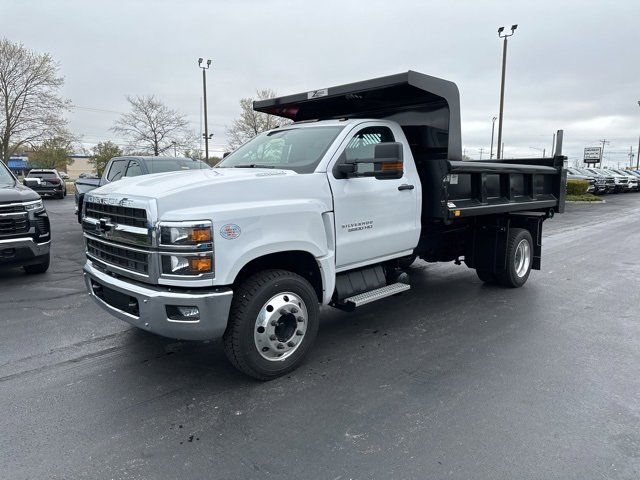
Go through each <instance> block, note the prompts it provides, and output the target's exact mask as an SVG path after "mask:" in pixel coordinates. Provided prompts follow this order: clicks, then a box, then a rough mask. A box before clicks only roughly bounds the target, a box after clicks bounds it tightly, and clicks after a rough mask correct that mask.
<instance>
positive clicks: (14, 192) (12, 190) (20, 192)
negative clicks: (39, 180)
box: [0, 182, 40, 204]
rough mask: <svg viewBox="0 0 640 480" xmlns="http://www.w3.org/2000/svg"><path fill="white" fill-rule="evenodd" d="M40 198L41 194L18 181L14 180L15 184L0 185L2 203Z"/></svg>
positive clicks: (0, 202)
mask: <svg viewBox="0 0 640 480" xmlns="http://www.w3.org/2000/svg"><path fill="white" fill-rule="evenodd" d="M39 198H40V195H38V194H37V193H36V192H34V191H33V190H31V189H30V188H29V187H25V186H24V185H21V184H20V183H18V182H14V184H13V185H0V204H2V203H14V202H28V201H31V200H38V199H39Z"/></svg>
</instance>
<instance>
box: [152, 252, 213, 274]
mask: <svg viewBox="0 0 640 480" xmlns="http://www.w3.org/2000/svg"><path fill="white" fill-rule="evenodd" d="M211 272H213V257H212V256H211V254H210V253H207V254H204V255H202V254H200V255H197V254H194V255H190V254H176V255H163V256H162V273H163V274H165V275H202V274H205V273H211Z"/></svg>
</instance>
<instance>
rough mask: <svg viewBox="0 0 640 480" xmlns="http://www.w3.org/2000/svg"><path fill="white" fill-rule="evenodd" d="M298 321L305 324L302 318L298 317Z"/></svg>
mask: <svg viewBox="0 0 640 480" xmlns="http://www.w3.org/2000/svg"><path fill="white" fill-rule="evenodd" d="M296 320H298V322H300V323H302V322H304V318H302V317H298V318H296Z"/></svg>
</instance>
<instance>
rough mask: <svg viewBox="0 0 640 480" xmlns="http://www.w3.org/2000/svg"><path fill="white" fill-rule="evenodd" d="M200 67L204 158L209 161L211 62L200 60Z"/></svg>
mask: <svg viewBox="0 0 640 480" xmlns="http://www.w3.org/2000/svg"><path fill="white" fill-rule="evenodd" d="M198 66H199V67H200V68H201V69H202V93H203V97H204V158H205V161H207V162H208V161H209V126H208V123H207V70H209V67H210V66H211V60H206V61H205V60H204V59H203V58H202V57H200V58H198Z"/></svg>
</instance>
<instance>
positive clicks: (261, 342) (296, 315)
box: [253, 292, 309, 362]
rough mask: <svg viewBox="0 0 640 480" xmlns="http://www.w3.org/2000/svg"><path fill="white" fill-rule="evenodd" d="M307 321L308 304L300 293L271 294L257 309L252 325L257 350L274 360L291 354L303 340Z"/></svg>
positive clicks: (282, 358)
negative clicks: (253, 325) (254, 322)
mask: <svg viewBox="0 0 640 480" xmlns="http://www.w3.org/2000/svg"><path fill="white" fill-rule="evenodd" d="M308 323H309V316H308V313H307V306H306V305H305V303H304V301H303V300H302V298H300V296H299V295H296V294H295V293H291V292H284V293H279V294H277V295H274V296H273V297H271V298H270V299H269V301H268V302H266V303H265V304H264V305H263V306H262V308H261V309H260V312H259V313H258V318H257V319H256V324H255V327H254V329H253V339H254V342H255V345H256V349H257V350H258V353H259V354H260V356H262V358H264V359H266V360H270V361H274V362H278V361H282V360H284V359H286V358H288V357H290V356H291V355H292V354H293V353H294V352H295V351H296V350H297V349H298V348H299V347H300V344H301V343H302V340H304V336H305V334H306V332H307V325H308Z"/></svg>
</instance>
